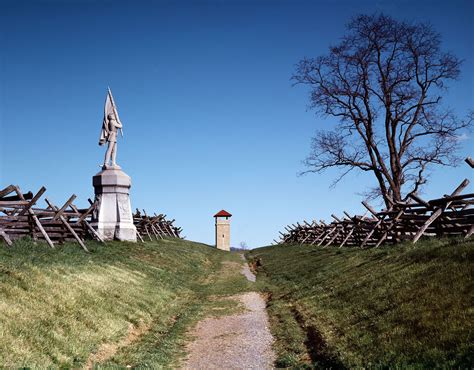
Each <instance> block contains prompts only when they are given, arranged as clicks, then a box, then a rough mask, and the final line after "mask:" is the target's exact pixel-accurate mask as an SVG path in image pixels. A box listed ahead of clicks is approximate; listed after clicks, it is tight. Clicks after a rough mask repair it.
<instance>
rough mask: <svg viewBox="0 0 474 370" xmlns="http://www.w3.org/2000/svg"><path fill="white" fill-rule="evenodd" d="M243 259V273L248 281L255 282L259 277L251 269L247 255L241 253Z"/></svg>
mask: <svg viewBox="0 0 474 370" xmlns="http://www.w3.org/2000/svg"><path fill="white" fill-rule="evenodd" d="M240 256H241V257H242V259H243V260H244V265H243V266H242V271H241V272H242V274H243V275H244V276H245V277H246V278H247V280H248V281H251V282H253V283H255V280H257V277H256V276H255V275H254V273H253V272H252V271H250V267H249V265H248V263H247V260H246V259H245V256H244V255H243V254H241V255H240Z"/></svg>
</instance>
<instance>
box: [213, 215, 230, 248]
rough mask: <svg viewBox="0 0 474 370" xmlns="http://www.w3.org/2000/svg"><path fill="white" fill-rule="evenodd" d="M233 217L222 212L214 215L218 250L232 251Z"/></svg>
mask: <svg viewBox="0 0 474 370" xmlns="http://www.w3.org/2000/svg"><path fill="white" fill-rule="evenodd" d="M230 217H232V215H231V214H230V213H229V212H227V211H225V210H221V211H219V212H217V213H216V214H215V215H214V218H215V219H216V248H217V249H222V250H223V251H230V220H229V218H230Z"/></svg>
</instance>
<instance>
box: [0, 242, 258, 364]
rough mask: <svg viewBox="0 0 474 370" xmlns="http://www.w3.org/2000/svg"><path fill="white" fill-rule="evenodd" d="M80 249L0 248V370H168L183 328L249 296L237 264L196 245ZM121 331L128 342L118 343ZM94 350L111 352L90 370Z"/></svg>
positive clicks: (119, 245)
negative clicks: (130, 369) (238, 296)
mask: <svg viewBox="0 0 474 370" xmlns="http://www.w3.org/2000/svg"><path fill="white" fill-rule="evenodd" d="M88 248H89V249H90V250H91V253H89V254H87V253H84V252H83V251H82V250H81V249H80V248H79V247H78V245H77V244H66V245H64V246H61V247H60V248H58V249H57V250H51V249H50V248H49V247H48V246H46V245H45V244H43V243H38V244H37V245H35V244H34V243H33V242H32V241H30V240H20V241H17V242H16V243H15V245H14V246H13V247H12V248H9V249H7V248H4V246H3V245H0V364H1V365H3V366H4V367H23V366H27V367H33V368H35V367H41V368H45V367H81V366H85V365H86V364H90V365H92V364H93V363H94V364H95V366H96V367H100V366H101V365H100V364H102V365H103V366H108V365H120V366H126V365H131V366H149V367H158V366H171V365H172V364H176V363H177V360H178V359H179V357H180V356H181V355H182V354H183V344H184V343H185V340H186V332H187V331H188V330H189V328H190V327H191V326H192V325H193V324H194V323H195V322H196V321H197V320H198V319H199V318H201V317H203V316H204V315H209V314H213V315H218V314H220V313H226V312H230V311H232V310H235V309H236V307H235V304H234V305H232V304H230V303H229V301H226V300H225V299H223V297H224V298H225V295H228V294H234V293H238V292H240V291H245V290H247V289H248V287H249V286H248V283H246V281H245V279H244V278H243V276H241V275H240V274H239V269H240V268H238V267H239V264H240V265H241V263H242V261H241V260H240V257H239V256H238V255H236V254H234V253H225V252H222V251H218V250H216V249H213V248H209V246H206V245H203V244H199V243H193V242H187V241H182V240H172V239H170V240H163V241H160V242H156V243H151V242H150V243H144V244H141V243H138V244H133V243H120V242H112V243H107V245H105V246H104V245H101V244H97V243H94V242H90V243H88ZM131 330H132V331H133V330H136V331H137V333H138V334H137V335H136V337H134V338H133V340H131V341H129V342H127V340H126V338H127V336H128V335H130V332H131ZM114 346H115V347H114ZM104 348H105V349H107V348H109V349H110V348H114V349H113V350H112V351H111V352H110V353H108V354H107V350H105V353H106V354H107V355H106V356H105V357H104V356H102V357H99V360H97V361H95V362H94V361H93V362H91V361H90V359H89V357H90V356H91V354H94V353H97V352H98V353H99V354H100V353H101V351H103V350H104ZM93 358H94V357H93ZM88 359H89V362H88ZM99 365H100V366H99Z"/></svg>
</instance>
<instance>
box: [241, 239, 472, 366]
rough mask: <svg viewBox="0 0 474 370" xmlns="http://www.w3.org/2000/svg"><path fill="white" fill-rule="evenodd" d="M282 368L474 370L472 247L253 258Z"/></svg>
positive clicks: (445, 243) (296, 248) (294, 249)
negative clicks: (438, 368) (434, 369)
mask: <svg viewBox="0 0 474 370" xmlns="http://www.w3.org/2000/svg"><path fill="white" fill-rule="evenodd" d="M249 257H250V258H251V259H252V260H253V263H254V266H255V267H256V269H257V272H258V275H257V276H258V280H257V281H258V282H259V285H260V287H261V289H262V290H263V291H264V292H266V293H267V295H268V300H269V302H268V309H269V314H270V321H271V326H272V332H273V334H274V335H275V336H276V338H277V342H276V348H277V351H278V353H279V359H278V363H277V365H279V366H301V365H308V364H319V365H323V366H332V367H335V368H337V367H355V366H379V365H392V366H395V365H398V366H408V365H410V366H421V367H433V366H442V367H458V366H460V367H466V368H467V367H472V365H473V364H474V356H473V348H474V346H473V339H474V338H473V334H472V329H473V327H474V325H473V324H474V308H473V305H472V304H473V302H474V285H473V276H474V267H473V266H474V265H473V260H474V241H469V242H464V241H462V240H456V239H454V240H453V239H451V240H433V239H430V240H424V241H421V242H419V243H418V244H416V245H412V244H402V245H398V246H395V247H389V248H381V249H370V250H360V249H345V248H342V249H338V248H326V249H325V248H321V247H314V246H300V245H279V246H272V247H265V248H260V249H256V250H253V251H251V252H250V253H249Z"/></svg>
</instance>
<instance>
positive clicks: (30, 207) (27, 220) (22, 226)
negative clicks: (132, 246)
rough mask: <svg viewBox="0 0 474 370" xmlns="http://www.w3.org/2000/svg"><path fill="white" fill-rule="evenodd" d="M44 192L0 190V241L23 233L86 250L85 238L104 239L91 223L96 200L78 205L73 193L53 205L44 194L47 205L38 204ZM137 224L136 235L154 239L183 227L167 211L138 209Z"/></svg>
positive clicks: (175, 234)
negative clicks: (74, 245)
mask: <svg viewBox="0 0 474 370" xmlns="http://www.w3.org/2000/svg"><path fill="white" fill-rule="evenodd" d="M45 192H46V188H45V187H42V188H41V189H39V190H38V192H37V193H36V194H33V193H32V192H27V193H22V191H21V190H20V188H19V187H18V186H15V185H9V186H7V187H6V188H4V189H1V190H0V241H1V240H3V241H4V242H5V243H6V244H7V245H8V246H11V245H12V244H13V241H14V240H16V239H19V238H22V237H25V236H30V237H31V238H32V239H33V240H45V241H46V242H47V243H48V244H49V246H50V247H51V248H54V246H55V244H57V243H63V242H65V241H75V242H77V243H78V244H79V245H80V246H81V248H82V249H84V250H85V251H88V250H87V247H86V245H85V240H86V239H94V240H97V241H99V242H102V243H103V242H104V240H103V239H102V237H101V236H100V235H99V234H98V233H97V231H96V230H95V229H94V228H93V227H92V226H91V221H92V213H93V212H94V211H95V209H96V203H95V202H92V201H91V200H90V199H89V203H90V207H89V208H86V209H79V208H77V207H76V206H75V205H74V203H73V202H74V200H75V199H76V195H74V194H73V195H72V196H71V197H70V198H69V199H68V200H67V201H66V202H65V203H64V204H63V205H62V206H60V207H59V206H56V205H55V204H54V203H53V201H52V200H51V199H48V198H44V201H45V203H46V205H47V207H46V208H40V207H38V206H37V204H38V201H39V200H40V199H41V197H42V196H43V194H44V193H45ZM133 221H134V224H135V226H136V228H137V238H138V239H139V240H141V241H142V242H143V241H144V238H147V239H150V240H154V239H163V238H164V237H172V238H181V236H180V234H181V232H182V229H181V228H180V227H176V226H174V225H173V223H174V221H175V220H167V219H166V215H162V214H160V215H156V214H155V215H154V216H148V215H147V214H146V212H145V211H143V215H142V214H141V213H140V212H139V211H138V210H137V213H136V214H135V215H134V216H133Z"/></svg>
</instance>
